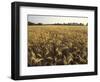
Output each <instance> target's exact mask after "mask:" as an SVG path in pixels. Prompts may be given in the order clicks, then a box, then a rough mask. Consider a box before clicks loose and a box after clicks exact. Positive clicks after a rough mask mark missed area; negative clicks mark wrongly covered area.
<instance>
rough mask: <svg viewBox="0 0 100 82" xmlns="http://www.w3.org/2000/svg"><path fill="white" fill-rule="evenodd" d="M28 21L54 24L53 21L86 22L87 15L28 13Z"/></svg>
mask: <svg viewBox="0 0 100 82" xmlns="http://www.w3.org/2000/svg"><path fill="white" fill-rule="evenodd" d="M27 19H28V21H30V22H33V23H36V24H37V23H43V24H54V23H61V24H63V23H83V24H85V25H86V24H87V23H88V18H87V17H75V16H73V17H69V16H50V15H28V17H27Z"/></svg>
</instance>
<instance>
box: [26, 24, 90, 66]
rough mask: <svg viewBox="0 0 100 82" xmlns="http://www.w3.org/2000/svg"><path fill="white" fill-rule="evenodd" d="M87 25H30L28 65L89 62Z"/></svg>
mask: <svg viewBox="0 0 100 82" xmlns="http://www.w3.org/2000/svg"><path fill="white" fill-rule="evenodd" d="M87 37H88V35H87V27H86V26H65V25H36V26H35V25H34V26H28V66H47V65H70V64H87V63H88V60H87V59H88V53H87V52H88V50H87V49H88V48H87Z"/></svg>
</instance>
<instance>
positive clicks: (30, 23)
mask: <svg viewBox="0 0 100 82" xmlns="http://www.w3.org/2000/svg"><path fill="white" fill-rule="evenodd" d="M28 25H74V26H88V23H87V24H86V25H85V24H83V23H54V24H43V23H33V22H29V21H28Z"/></svg>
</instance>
